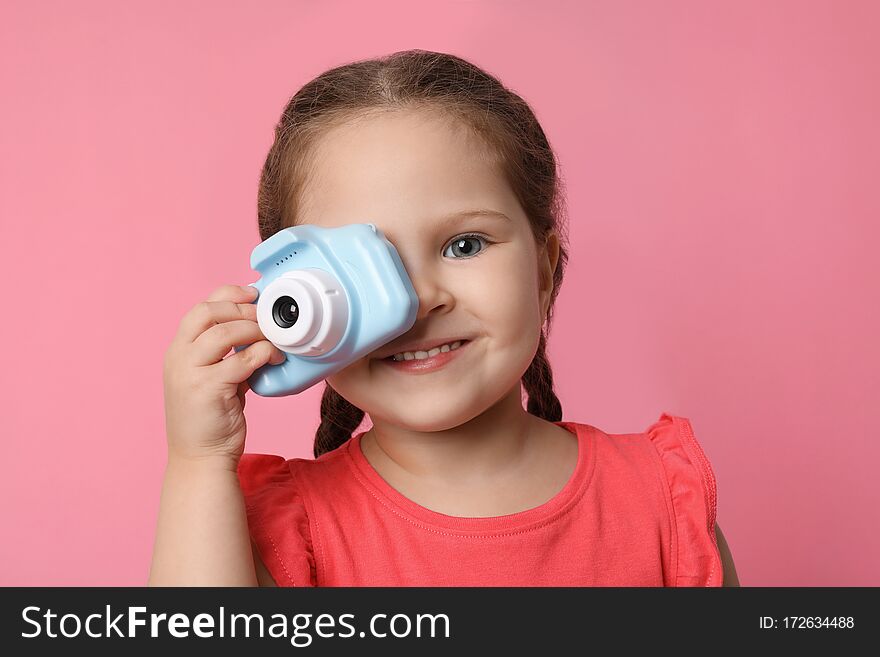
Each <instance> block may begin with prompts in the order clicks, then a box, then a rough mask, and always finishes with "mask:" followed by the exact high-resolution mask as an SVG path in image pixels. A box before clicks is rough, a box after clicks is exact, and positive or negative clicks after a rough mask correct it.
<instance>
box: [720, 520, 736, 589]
mask: <svg viewBox="0 0 880 657" xmlns="http://www.w3.org/2000/svg"><path fill="white" fill-rule="evenodd" d="M715 539H716V540H717V541H718V552H719V553H720V554H721V564H722V565H723V566H724V581H723V582H722V583H721V586H739V576H737V574H736V566H735V565H734V563H733V555H732V554H730V547H729V546H728V545H727V540H726V539H725V538H724V534H722V533H721V526H720V525H719V524H718V523H717V522H716V523H715Z"/></svg>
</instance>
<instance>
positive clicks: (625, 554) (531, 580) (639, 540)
mask: <svg viewBox="0 0 880 657" xmlns="http://www.w3.org/2000/svg"><path fill="white" fill-rule="evenodd" d="M554 424H556V425H558V426H561V427H563V428H565V429H567V430H568V431H570V432H571V433H573V434H574V435H575V436H576V437H577V441H578V460H577V465H576V467H575V470H574V472H573V474H572V475H571V478H570V479H569V481H568V483H567V484H566V485H565V487H564V488H563V489H562V490H561V491H560V492H559V493H557V494H556V496H555V497H553V498H552V499H550V500H549V501H547V502H546V503H544V504H542V505H540V506H537V507H534V508H532V509H528V510H525V511H522V512H519V513H513V514H510V515H504V516H496V517H490V518H479V517H473V518H471V517H456V516H449V515H445V514H442V513H437V512H435V511H432V510H430V509H427V508H425V507H422V506H420V505H418V504H416V503H415V502H413V501H411V500H409V499H408V498H406V497H404V496H403V495H402V494H401V493H399V492H398V491H396V490H395V489H394V488H392V487H391V486H390V485H389V484H388V483H387V482H386V481H385V480H384V479H382V477H381V476H380V475H379V473H378V472H376V470H375V469H374V468H373V467H372V466H371V465H370V463H369V461H367V459H366V458H365V457H364V455H363V452H361V449H360V439H361V436H362V435H363V433H365V432H364V431H362V432H360V433H358V434H356V435H355V436H354V437H352V438H351V439H350V440H348V441H347V442H346V443H344V444H343V445H341V446H340V447H338V448H337V449H335V450H333V451H332V452H328V453H326V454H322V455H321V456H320V457H319V458H317V459H300V458H295V459H289V460H285V459H284V458H282V457H281V456H273V455H268V454H244V455H243V456H242V458H241V461H240V464H239V471H238V472H239V480H240V482H241V486H242V492H243V493H244V497H245V503H246V508H247V517H248V525H249V529H250V533H251V538H252V539H253V541H254V543H255V545H256V546H257V549H258V551H259V555H260V557H261V559H262V561H263V563H264V564H265V566H266V568H267V570H268V571H269V573H270V574H271V575H272V577H273V578H274V579H275V582H276V583H277V584H278V585H279V586H720V585H721V583H722V566H721V558H720V554H719V552H718V547H717V545H716V542H715V510H716V499H715V476H714V474H713V472H712V468H711V466H710V464H709V460H708V459H707V458H706V455H705V454H704V452H703V450H702V448H701V447H700V445H699V444H698V443H697V440H696V438H695V437H694V433H693V430H692V428H691V425H690V422H689V421H688V420H687V419H686V418H681V417H675V416H672V415H670V414H668V413H663V414H661V416H660V419H659V420H657V421H656V422H655V423H654V424H652V425H651V426H650V427H649V428H648V429H647V430H646V431H645V432H644V433H635V434H607V433H605V432H603V431H601V430H600V429H597V428H595V427H593V426H590V425H588V424H581V423H577V422H565V421H560V422H555V423H554Z"/></svg>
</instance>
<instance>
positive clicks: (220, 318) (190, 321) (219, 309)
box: [175, 291, 257, 344]
mask: <svg viewBox="0 0 880 657" xmlns="http://www.w3.org/2000/svg"><path fill="white" fill-rule="evenodd" d="M244 296H246V293H245V292H244V291H242V292H241V295H240V296H239V297H236V298H233V299H230V300H222V301H202V302H201V303H197V304H196V305H195V306H193V307H192V309H191V310H190V311H189V312H187V313H186V314H185V315H184V316H183V318H182V319H181V320H180V326H179V327H178V329H177V335H176V336H175V341H176V342H178V343H180V344H190V343H192V342H194V341H195V340H196V338H198V337H199V336H200V335H201V334H202V333H204V332H205V331H207V330H208V329H209V328H211V327H212V326H213V325H214V324H220V323H222V322H229V321H232V320H234V319H249V320H251V321H254V322H255V321H257V306H256V304H253V303H248V302H247V300H246V299H244V298H242V297H244Z"/></svg>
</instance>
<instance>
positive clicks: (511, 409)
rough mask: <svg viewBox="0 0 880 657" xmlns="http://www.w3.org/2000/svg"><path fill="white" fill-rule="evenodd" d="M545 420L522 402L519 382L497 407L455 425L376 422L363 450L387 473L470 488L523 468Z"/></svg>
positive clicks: (364, 440)
mask: <svg viewBox="0 0 880 657" xmlns="http://www.w3.org/2000/svg"><path fill="white" fill-rule="evenodd" d="M541 422H542V421H541V420H539V419H538V418H536V417H535V416H533V415H531V414H530V413H528V412H527V411H526V410H525V409H524V408H523V407H522V398H521V388H520V384H519V382H517V385H516V386H514V387H513V388H512V389H511V390H510V392H509V393H508V394H507V395H505V396H504V397H503V398H502V399H501V400H499V401H498V403H496V404H495V405H494V406H492V407H491V408H489V409H487V410H486V411H485V412H483V413H481V414H480V415H478V416H477V417H475V418H473V419H472V420H470V421H468V422H466V423H464V424H461V425H459V426H456V427H453V428H451V429H446V430H443V431H432V432H420V431H412V430H409V429H406V428H402V427H399V426H394V425H391V424H389V423H386V422H383V421H381V420H380V421H378V422H377V421H374V424H373V428H372V429H370V430H369V431H368V432H366V433H365V434H364V435H363V436H361V449H362V451H363V453H364V456H365V457H366V458H367V460H368V461H369V462H370V464H371V465H372V466H373V467H374V468H375V469H376V470H377V472H379V473H380V474H383V476H384V475H385V474H387V475H389V476H391V477H394V478H397V479H407V478H417V479H418V480H419V481H420V482H423V483H425V484H429V485H430V484H433V485H443V486H456V487H462V486H463V487H467V486H470V485H474V484H476V483H477V482H486V481H492V480H498V479H503V478H505V477H506V476H507V475H509V474H510V473H513V472H515V471H517V470H519V469H520V467H521V466H522V464H523V463H524V461H525V460H526V459H527V458H528V452H529V450H530V449H531V447H532V442H531V441H530V438H531V437H532V436H533V434H535V433H537V432H538V431H539V428H538V426H537V425H538V423H541ZM386 478H387V477H386Z"/></svg>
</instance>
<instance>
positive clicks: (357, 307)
mask: <svg viewBox="0 0 880 657" xmlns="http://www.w3.org/2000/svg"><path fill="white" fill-rule="evenodd" d="M251 268H252V269H254V270H255V271H257V272H259V273H260V278H259V280H257V281H256V282H255V283H251V286H252V287H255V288H257V291H258V292H259V294H258V296H257V299H256V300H255V301H254V302H253V303H255V304H256V305H257V323H258V324H259V325H260V330H261V331H262V332H263V335H265V336H266V339H267V340H269V341H270V342H272V343H273V344H274V345H275V346H276V347H278V349H280V350H281V351H284V352H286V353H287V360H285V361H284V362H283V363H281V364H279V365H272V364H266V365H264V366H262V367H260V368H258V369H257V370H255V371H254V373H253V374H252V375H251V377H250V378H249V379H248V383H249V385H250V387H251V390H253V391H254V392H255V393H257V394H258V395H261V396H263V397H283V396H285V395H295V394H297V393H300V392H302V391H303V390H306V389H307V388H309V387H311V386H312V385H314V384H315V383H317V382H319V381H321V380H322V379H325V378H327V377H328V376H329V375H331V374H333V373H334V372H337V371H339V370H341V369H342V368H344V367H346V366H347V365H349V364H351V363H352V362H354V361H356V360H358V359H359V358H362V357H363V356H365V355H367V354H369V353H371V352H373V351H374V350H376V349H378V348H379V347H381V346H382V345H383V344H385V343H387V342H390V341H391V340H393V339H394V338H396V337H397V336H399V335H402V334H403V333H405V332H406V331H408V330H409V329H410V328H412V326H413V324H414V323H415V320H416V315H417V313H418V308H419V300H418V296H417V295H416V291H415V289H414V288H413V285H412V282H411V281H410V278H409V275H408V274H407V273H406V269H405V268H404V266H403V262H402V261H401V259H400V255H399V254H398V253H397V249H396V248H394V245H393V244H391V242H389V241H388V240H387V239H386V238H385V236H384V235H383V234H382V231H381V230H379V229H377V228H376V226H374V225H373V224H370V223H357V224H347V225H345V226H340V227H338V228H322V227H320V226H314V225H310V224H303V225H300V226H294V227H291V228H284V229H282V230H280V231H278V232H277V233H275V234H274V235H273V236H272V237H270V238H269V239H267V240H265V241H263V242H262V243H260V244H258V245H257V246H256V247H255V248H254V250H253V252H252V253H251ZM245 347H247V345H244V346H241V347H236V348H235V351H240V350H241V349H244V348H245Z"/></svg>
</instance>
